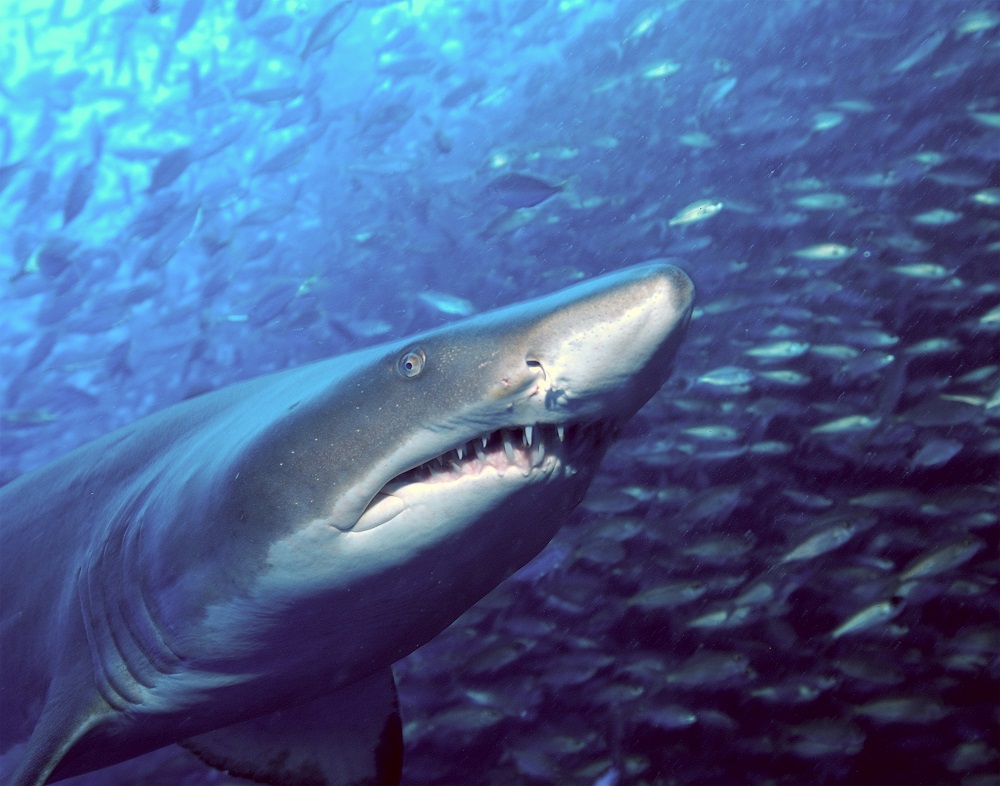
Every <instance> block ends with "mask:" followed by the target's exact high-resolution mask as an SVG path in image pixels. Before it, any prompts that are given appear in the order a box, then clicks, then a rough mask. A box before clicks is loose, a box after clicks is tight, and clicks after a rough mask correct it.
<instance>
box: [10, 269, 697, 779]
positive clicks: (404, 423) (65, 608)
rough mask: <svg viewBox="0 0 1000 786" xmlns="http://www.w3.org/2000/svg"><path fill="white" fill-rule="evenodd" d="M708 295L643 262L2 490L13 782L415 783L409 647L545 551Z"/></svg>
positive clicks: (155, 421)
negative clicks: (192, 764)
mask: <svg viewBox="0 0 1000 786" xmlns="http://www.w3.org/2000/svg"><path fill="white" fill-rule="evenodd" d="M693 294H694V292H693V287H692V284H691V282H690V280H689V279H688V277H687V276H686V275H685V274H684V273H683V272H681V271H680V270H678V269H677V268H674V267H672V266H669V265H665V264H659V263H647V264H645V265H640V266H637V267H633V268H629V269H626V270H623V271H621V272H617V273H612V274H609V275H606V276H603V277H600V278H596V279H593V280H591V281H588V282H584V283H582V284H579V285H576V286H574V287H571V288H569V289H566V290H564V291H562V292H558V293H555V294H553V295H550V296H547V297H543V298H540V299H537V300H534V301H529V302H526V303H523V304H518V305H514V306H511V307H507V308H503V309H499V310H497V311H494V312H490V313H487V314H483V315H480V316H477V317H473V318H471V319H468V320H465V321H462V322H458V323H454V324H451V325H448V326H446V327H443V328H440V329H437V330H433V331H430V332H427V333H424V334H421V335H418V336H416V337H412V338H409V339H406V340H405V341H399V342H395V343H392V344H386V345H382V346H378V347H375V348H372V349H367V350H363V351H360V352H356V353H352V354H348V355H344V356H341V357H336V358H332V359H330V360H326V361H322V362H318V363H315V364H312V365H308V366H304V367H301V368H295V369H291V370H288V371H284V372H280V373H276V374H273V375H270V376H266V377H262V378H259V379H254V380H250V381H247V382H243V383H240V384H237V385H233V386H231V387H228V388H225V389H223V390H219V391H217V392H214V393H210V394H207V395H204V396H202V397H200V398H196V399H192V400H190V401H186V402H183V403H181V404H177V405H175V406H172V407H170V408H168V409H165V410H163V411H161V412H159V413H157V414H154V415H151V416H149V417H146V418H144V419H142V420H140V421H138V422H137V423H134V424H132V425H130V426H128V427H125V428H123V429H120V430H118V431H116V432H114V433H112V434H109V435H107V436H105V437H103V438H101V439H98V440H96V441H94V442H92V443H90V444H87V445H84V446H83V447H81V448H78V449H77V450H75V451H73V452H72V453H70V454H68V455H66V456H64V457H63V458H61V459H59V460H57V461H55V462H53V463H51V464H49V465H47V466H45V467H43V468H41V469H39V470H36V471H34V472H31V473H29V474H27V475H24V476H22V477H20V478H18V479H17V480H15V481H14V482H12V483H10V484H8V485H7V486H5V487H3V488H2V489H0V516H2V522H0V598H2V608H0V625H2V627H0V723H2V727H0V732H2V738H0V781H2V782H9V783H12V784H14V785H15V786H28V785H29V784H31V785H35V786H38V785H40V784H43V783H46V782H51V781H55V780H59V779H61V778H64V777H68V776H71V775H75V774H79V773H84V772H88V771H91V770H94V769H99V768H101V767H105V766H108V765H111V764H114V763H117V762H119V761H124V760H126V759H129V758H132V757H135V756H138V755H141V754H143V753H145V752H148V751H151V750H154V749H157V748H160V747H163V746H165V745H168V744H171V743H176V742H181V743H183V744H185V745H186V746H187V747H189V748H190V749H191V750H193V751H195V752H196V753H197V754H199V755H200V756H202V758H204V759H205V760H206V761H208V762H209V763H211V764H213V765H215V766H218V767H220V768H222V769H227V770H229V771H230V772H233V773H234V774H242V775H247V776H249V777H254V778H255V779H257V780H259V781H262V782H271V783H276V782H281V783H354V782H392V781H396V780H398V779H399V771H400V767H401V756H402V753H401V751H402V741H401V724H400V722H399V715H398V711H397V708H396V699H395V688H394V685H393V681H392V676H391V671H390V666H391V664H392V663H394V662H395V661H397V660H399V659H400V658H402V657H404V656H405V655H407V654H408V653H410V652H412V651H413V650H414V649H416V648H417V647H419V646H420V645H422V644H424V643H426V642H427V641H429V640H430V639H431V638H433V637H434V636H436V635H437V634H438V633H439V632H441V631H442V630H443V629H444V628H445V627H447V626H448V625H449V624H451V623H452V622H453V621H454V620H455V619H456V618H457V617H458V616H459V615H460V614H462V613H463V612H464V611H465V610H466V609H468V608H469V607H470V606H471V605H473V604H474V603H475V602H476V601H477V600H479V599H480V598H481V597H483V596H484V595H485V594H486V593H488V592H489V591H490V590H491V589H493V588H494V587H495V586H496V585H497V584H499V583H500V582H501V581H503V579H504V578H506V577H507V576H509V575H510V574H511V573H513V572H514V571H515V570H517V569H518V568H519V567H521V566H522V565H524V564H525V563H527V562H528V561H529V560H530V559H532V557H534V556H535V555H536V554H537V553H538V552H539V551H540V550H541V549H542V548H543V547H544V546H545V544H546V543H548V541H549V540H550V538H551V537H552V536H553V534H554V533H555V532H556V530H557V529H558V527H559V526H560V524H561V523H562V521H563V520H564V519H565V517H566V516H567V514H568V513H569V512H570V511H571V510H572V509H573V507H574V506H575V505H576V504H577V503H578V502H579V501H580V499H581V498H582V497H583V494H584V492H585V491H586V488H587V486H588V484H589V483H590V480H591V479H592V477H593V475H594V473H595V471H596V469H597V467H598V464H599V463H600V460H601V458H602V456H603V454H604V452H605V450H606V449H607V447H608V445H609V444H610V442H611V441H612V440H613V438H614V437H615V435H616V433H617V431H618V430H619V428H620V427H621V425H622V424H623V423H624V422H625V421H626V420H628V419H629V418H630V417H631V416H632V415H633V414H634V413H635V412H636V411H637V410H638V409H639V408H640V407H641V406H642V405H643V404H644V403H645V402H646V401H647V400H648V399H649V398H650V397H651V396H652V395H653V394H654V393H655V392H656V391H657V390H658V389H659V388H660V386H661V385H662V384H663V382H664V381H665V379H666V378H667V375H668V373H669V371H670V367H671V364H672V362H673V358H674V355H675V353H676V350H677V347H678V345H679V343H680V341H681V338H682V336H683V333H684V329H685V327H686V325H687V322H688V320H689V317H690V313H691V305H692V298H693Z"/></svg>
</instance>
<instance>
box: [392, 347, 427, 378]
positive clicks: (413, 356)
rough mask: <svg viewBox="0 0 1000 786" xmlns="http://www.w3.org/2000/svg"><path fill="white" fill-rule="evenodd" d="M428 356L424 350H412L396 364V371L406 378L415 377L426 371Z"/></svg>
mask: <svg viewBox="0 0 1000 786" xmlns="http://www.w3.org/2000/svg"><path fill="white" fill-rule="evenodd" d="M426 361H427V355H425V354H424V351H423V350H422V349H411V350H409V351H408V352H406V353H404V354H403V357H401V358H400V359H399V362H398V363H397V364H396V370H397V371H398V372H399V373H400V374H401V375H402V376H404V377H415V376H417V374H419V373H420V372H421V371H423V370H424V363H425V362H426Z"/></svg>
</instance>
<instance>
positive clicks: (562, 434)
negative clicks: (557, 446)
mask: <svg viewBox="0 0 1000 786" xmlns="http://www.w3.org/2000/svg"><path fill="white" fill-rule="evenodd" d="M556 434H558V435H559V441H560V442H565V441H566V429H565V427H563V426H556Z"/></svg>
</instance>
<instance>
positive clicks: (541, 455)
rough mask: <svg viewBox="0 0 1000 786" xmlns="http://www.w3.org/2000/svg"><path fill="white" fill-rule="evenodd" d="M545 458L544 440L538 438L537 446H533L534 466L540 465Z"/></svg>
mask: <svg viewBox="0 0 1000 786" xmlns="http://www.w3.org/2000/svg"><path fill="white" fill-rule="evenodd" d="M544 460H545V440H542V439H540V440H538V447H537V448H535V461H534V466H536V467H540V466H542V462H543V461H544Z"/></svg>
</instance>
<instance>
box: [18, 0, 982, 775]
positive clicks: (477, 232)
mask: <svg viewBox="0 0 1000 786" xmlns="http://www.w3.org/2000/svg"><path fill="white" fill-rule="evenodd" d="M0 229H2V231H0V371H2V387H0V395H2V401H0V404H2V412H0V440H2V441H0V483H6V482H9V481H10V480H12V479H13V478H15V477H17V476H18V475H19V474H21V473H23V472H25V471H28V470H30V469H33V468H35V467H37V466H39V465H41V464H43V463H45V462H46V461H49V460H51V459H53V458H56V457H57V456H59V455H61V454H63V453H65V452H67V451H68V450H70V449H71V448H73V447H75V446H77V445H80V444H82V443H83V442H86V441H88V440H90V439H93V438H95V437H98V436H100V435H102V434H104V433H106V432H108V431H111V430H113V429H115V428H117V427H119V426H122V425H125V424H127V423H129V422H132V421H134V420H136V419H137V418H139V417H141V416H143V415H146V414H148V413H150V412H153V411H156V410H159V409H161V408H163V407H165V406H167V405H169V404H172V403H175V402H177V401H181V400H183V399H186V398H190V397H192V396H195V395H198V394H199V393H202V392H205V391H208V390H212V389H216V388H219V387H223V386H225V385H227V384H230V383H232V382H235V381H237V380H241V379H246V378H249V377H253V376H257V375H260V374H263V373H267V372H270V371H274V370H277V369H282V368H287V367H289V366H293V365H299V364H303V363H307V362H310V361H312V360H316V359H320V358H325V357H329V356H332V355H336V354H339V353H342V352H345V351H349V350H353V349H358V348H360V347H363V346H367V345H371V344H375V343H379V342H381V341H384V340H387V339H389V338H398V337H401V336H404V335H406V334H409V333H412V332H414V331H417V330H421V329H425V328H429V327H433V326H436V325H440V324H443V323H446V322H448V321H451V320H454V319H458V318H461V317H462V316H465V315H468V314H472V313H476V312H479V311H483V310H486V309H489V308H492V307H494V306H498V305H502V304H507V303H512V302H515V301H518V300H522V299H525V298H528V297H532V296H536V295H539V294H543V293H546V292H550V291H553V290H556V289H558V288H561V287H563V286H565V285H568V284H571V283H573V282H576V281H578V280H580V279H583V278H585V277H588V276H592V275H596V274H598V273H601V272H604V271H609V270H614V269H618V268H621V267H624V266H626V265H630V264H633V263H638V262H642V261H646V260H650V259H661V258H666V259H668V260H669V261H671V262H672V263H674V264H676V265H678V266H680V267H682V268H683V269H684V270H686V271H687V272H688V273H689V274H690V276H691V277H692V279H693V280H694V282H695V284H696V286H697V289H698V300H697V304H696V310H695V314H694V319H693V321H692V324H691V327H690V329H689V333H688V338H687V340H686V343H685V345H684V346H683V347H682V350H681V353H680V355H679V357H678V359H677V363H676V367H675V371H674V374H673V376H672V378H671V380H670V381H669V382H668V383H667V385H666V386H665V387H664V389H663V390H662V391H661V392H660V393H659V394H658V395H657V396H656V397H655V398H654V399H653V400H652V401H651V402H650V403H649V405H647V407H646V408H645V409H644V410H643V411H642V412H641V413H640V414H639V415H638V416H637V417H636V418H635V419H634V420H633V421H632V423H631V424H630V426H629V428H628V430H627V432H626V434H625V435H624V437H623V439H622V440H621V441H620V442H619V443H618V444H617V445H616V446H615V447H614V448H613V449H612V451H611V452H610V453H609V455H608V457H607V459H606V460H605V463H604V467H603V471H602V473H601V474H600V475H599V477H598V479H597V481H596V482H595V485H594V487H593V489H592V491H591V493H590V494H589V495H588V497H587V499H586V500H585V501H584V503H583V504H582V506H581V508H580V510H579V511H578V512H577V513H576V514H575V515H574V517H573V519H572V520H571V521H570V522H569V524H567V526H566V527H564V528H563V530H562V531H561V532H560V534H559V535H558V536H557V537H556V539H555V540H554V541H553V542H552V543H551V544H550V545H549V547H548V548H547V549H546V550H545V551H544V552H543V553H542V554H541V555H540V556H539V557H538V558H537V559H536V560H535V561H534V562H532V563H531V564H529V565H528V566H526V567H525V568H524V569H523V570H522V571H520V572H519V573H518V574H516V575H515V576H514V577H513V578H512V579H510V580H509V581H507V582H506V583H505V584H503V585H502V586H500V587H499V588H498V589H497V590H495V591H494V592H493V593H491V594H490V595H489V596H487V597H486V598H485V599H484V600H483V601H482V602H481V603H479V604H478V605H477V606H475V607H474V608H473V609H471V610H470V611H469V612H468V613H467V614H466V615H464V616H463V617H462V618H461V619H460V620H459V621H458V622H456V623H455V624H454V625H453V626H452V627H451V628H450V629H449V630H447V631H446V632H445V633H444V634H442V635H441V636H440V637H438V638H437V639H436V640H434V641H433V642H431V643H430V644H429V645H427V646H426V647H424V648H422V649H421V650H418V651H417V652H416V653H414V654H413V655H411V656H410V657H408V658H407V659H406V660H404V661H403V662H401V663H400V664H398V665H397V668H396V674H397V679H398V683H399V690H400V701H401V709H402V714H403V721H404V737H405V740H406V761H405V769H404V781H405V782H407V783H410V784H434V783H456V784H457V783H462V784H465V783H468V784H509V783H527V784H546V783H553V784H554V783H580V784H600V785H601V786H612V784H653V783H656V784H670V783H680V784H686V783H692V784H729V783H774V784H798V783H805V782H824V783H865V784H925V783H926V784H933V783H961V784H970V785H972V784H997V783H1000V755H998V745H1000V711H998V699H1000V593H998V589H997V581H998V576H1000V561H998V516H1000V496H998V488H1000V8H998V6H997V4H996V3H993V2H988V1H987V0H979V1H978V2H976V1H975V0H973V1H972V2H969V1H966V0H963V1H961V2H959V1H958V0H934V1H933V2H932V1H931V0H926V2H921V1H918V0H914V1H913V2H909V1H905V2H904V1H903V0H899V1H898V2H892V1H891V0H871V1H866V0H838V1H835V0H825V1H821V0H796V1H795V2H793V1H792V0H767V1H766V2H757V1H756V0H754V2H748V1H747V0H687V2H684V1H683V0H664V1H661V2H649V0H642V1H641V2H624V1H623V2H608V1H605V2H585V1H584V0H455V1H454V2H440V1H439V0H413V2H399V3H385V2H372V1H371V0H354V1H353V2H339V1H338V0H327V2H305V1H304V0H290V1H286V2H271V1H270V0H218V1H216V0H184V1H183V2H174V1H173V0H129V1H127V2H123V1H122V0H117V1H115V0H54V2H34V0H30V1H29V0H3V2H2V3H0ZM0 515H2V511H0ZM236 782H237V781H235V780H233V779H231V778H229V777H227V776H225V775H223V774H221V773H218V772H215V771H213V770H210V769H208V768H207V767H205V766H203V765H201V764H200V763H199V762H198V761H197V760H195V759H194V758H193V757H192V756H191V755H189V754H187V753H186V752H184V751H182V750H181V749H179V748H177V747H172V748H168V749H165V750H164V751H160V752H157V753H154V754H150V755H149V756H146V757H143V758H141V759H138V760H135V761H132V762H127V763H125V764H122V765H119V766H118V767H116V768H113V769H110V770H106V771H103V772H99V773H92V774H90V775H87V776H82V777H79V778H76V779H71V780H68V781H65V783H67V784H77V786H80V785H82V784H92V785H95V786H99V785H101V784H112V783H114V784H162V785H163V786H167V785H168V784H170V785H171V786H173V785H175V784H190V785H191V786H194V785H195V784H221V783H236Z"/></svg>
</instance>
